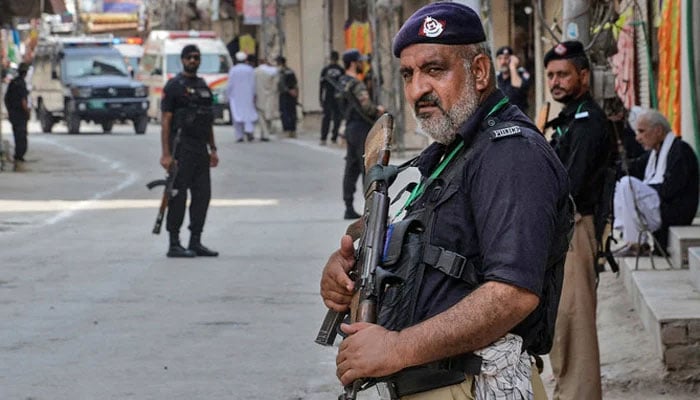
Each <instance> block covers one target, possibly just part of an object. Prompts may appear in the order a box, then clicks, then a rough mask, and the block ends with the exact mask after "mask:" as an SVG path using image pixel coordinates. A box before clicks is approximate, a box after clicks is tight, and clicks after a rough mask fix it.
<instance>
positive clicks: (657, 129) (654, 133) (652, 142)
mask: <svg viewBox="0 0 700 400" xmlns="http://www.w3.org/2000/svg"><path fill="white" fill-rule="evenodd" d="M665 137H666V132H664V129H663V128H662V127H661V126H659V125H652V124H650V123H649V121H648V120H647V118H646V117H645V116H641V117H639V118H638V119H637V135H636V136H635V139H637V142H639V144H641V145H642V147H644V150H658V149H659V148H660V147H661V143H663V141H664V139H665Z"/></svg>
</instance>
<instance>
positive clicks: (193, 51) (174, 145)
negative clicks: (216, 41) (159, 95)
mask: <svg viewBox="0 0 700 400" xmlns="http://www.w3.org/2000/svg"><path fill="white" fill-rule="evenodd" d="M180 59H181V61H182V67H183V71H182V72H181V73H179V74H178V75H177V76H175V77H174V78H172V79H170V80H169V81H168V83H167V84H166V85H165V88H164V89H163V99H162V101H161V111H162V129H161V146H162V156H161V158H160V164H161V165H162V166H163V168H165V169H169V168H170V167H171V164H172V163H173V162H175V163H177V175H176V178H175V182H174V189H175V190H176V191H177V193H176V195H175V196H172V197H171V198H170V201H169V205H168V216H167V225H166V227H167V229H168V233H169V234H170V247H169V248H168V253H167V256H168V257H195V256H208V257H216V256H218V255H219V253H218V252H216V251H213V250H210V249H208V248H207V247H205V246H204V245H202V242H201V236H202V229H203V228H204V220H205V219H206V216H207V209H208V208H209V200H210V199H211V178H210V174H209V168H210V167H216V166H217V165H218V163H219V157H218V155H217V153H216V143H215V142H214V130H213V121H214V116H213V112H212V104H213V103H212V93H211V90H209V87H208V86H207V83H206V82H205V81H204V79H202V78H200V77H198V76H197V69H198V68H199V64H200V59H201V52H200V51H199V48H197V46H195V45H187V46H185V47H184V48H183V49H182V52H181V54H180ZM207 145H208V146H209V149H208V150H207ZM188 190H189V191H190V193H191V195H192V200H191V204H190V226H189V229H190V232H191V236H190V243H189V246H188V248H187V249H185V248H184V247H183V246H182V245H181V244H180V227H181V226H182V222H183V219H184V217H185V203H186V202H187V191H188Z"/></svg>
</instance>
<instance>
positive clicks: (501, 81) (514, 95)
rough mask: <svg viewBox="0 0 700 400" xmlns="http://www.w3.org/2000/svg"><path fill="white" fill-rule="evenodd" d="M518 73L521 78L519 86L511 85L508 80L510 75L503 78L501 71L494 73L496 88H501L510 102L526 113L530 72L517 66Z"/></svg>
mask: <svg viewBox="0 0 700 400" xmlns="http://www.w3.org/2000/svg"><path fill="white" fill-rule="evenodd" d="M518 74H519V75H520V79H522V80H523V83H522V84H521V85H520V87H519V88H516V87H513V85H512V84H511V82H510V77H508V79H506V78H504V77H503V73H502V72H499V73H498V74H496V79H497V80H498V88H499V89H501V91H502V92H503V94H505V95H506V96H508V99H509V100H510V102H511V104H513V105H516V106H518V107H519V108H520V110H521V111H522V112H523V113H527V111H528V103H527V95H528V90H529V89H530V74H529V73H528V72H527V71H526V70H525V68H523V67H520V68H518Z"/></svg>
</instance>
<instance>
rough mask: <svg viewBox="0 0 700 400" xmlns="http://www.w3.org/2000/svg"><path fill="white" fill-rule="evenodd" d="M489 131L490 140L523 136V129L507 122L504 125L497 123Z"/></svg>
mask: <svg viewBox="0 0 700 400" xmlns="http://www.w3.org/2000/svg"><path fill="white" fill-rule="evenodd" d="M494 128H495V129H492V130H491V132H489V136H490V137H491V140H492V141H493V140H499V139H503V138H507V137H512V136H523V131H522V130H521V129H520V127H519V126H518V125H511V124H508V125H506V126H504V125H503V124H498V125H496V126H495V127H494Z"/></svg>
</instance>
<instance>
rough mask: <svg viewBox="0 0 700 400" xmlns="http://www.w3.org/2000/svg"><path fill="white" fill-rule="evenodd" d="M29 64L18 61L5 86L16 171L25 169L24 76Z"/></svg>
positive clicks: (25, 90) (27, 111) (27, 120)
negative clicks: (14, 71)
mask: <svg viewBox="0 0 700 400" xmlns="http://www.w3.org/2000/svg"><path fill="white" fill-rule="evenodd" d="M28 70H29V64H27V63H20V64H19V67H18V68H17V76H16V77H15V78H14V79H12V80H11V81H10V83H9V85H8V86H7V93H5V107H6V108H7V113H8V117H9V119H10V124H12V134H13V135H14V138H15V158H14V160H15V166H14V169H15V171H17V172H22V171H25V167H24V154H25V153H26V152H27V122H29V103H28V98H27V97H28V95H29V92H28V91H27V83H26V82H25V80H24V78H25V77H26V76H27V71H28Z"/></svg>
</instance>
